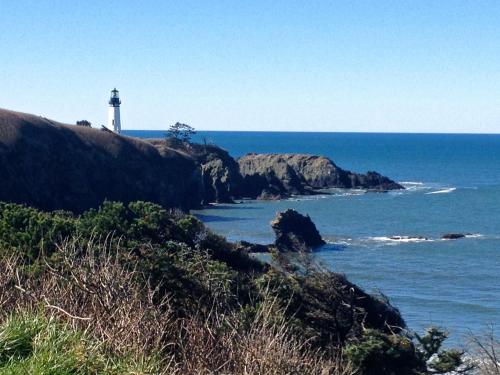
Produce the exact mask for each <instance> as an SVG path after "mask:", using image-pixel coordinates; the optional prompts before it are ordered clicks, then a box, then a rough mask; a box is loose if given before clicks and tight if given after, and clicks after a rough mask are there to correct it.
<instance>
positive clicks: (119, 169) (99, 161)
mask: <svg viewBox="0 0 500 375" xmlns="http://www.w3.org/2000/svg"><path fill="white" fill-rule="evenodd" d="M0 176H1V179H2V183H1V184H0V201H9V202H16V203H24V204H28V205H31V206H34V207H38V208H41V209H44V210H57V209H65V210H70V211H74V212H81V211H84V210H86V209H88V208H91V207H97V206H99V205H100V204H101V203H102V202H103V201H104V200H106V199H107V200H115V201H122V202H130V201H134V200H147V201H151V202H155V203H158V204H161V205H162V206H164V207H180V208H183V209H189V208H192V207H196V206H198V205H199V203H200V202H201V186H200V173H199V169H198V168H197V165H196V163H195V161H194V160H193V159H192V158H191V157H190V156H188V155H186V154H183V153H181V152H178V151H175V150H172V149H169V148H167V147H165V148H163V149H159V148H156V147H154V146H153V145H151V144H150V143H148V142H144V141H141V140H138V139H135V138H130V137H125V136H121V135H117V134H114V133H110V132H104V131H101V130H97V129H92V128H87V127H80V126H72V125H65V124H61V123H58V122H55V121H52V120H48V119H45V118H42V117H38V116H34V115H29V114H24V113H19V112H13V111H7V110H3V109H0Z"/></svg>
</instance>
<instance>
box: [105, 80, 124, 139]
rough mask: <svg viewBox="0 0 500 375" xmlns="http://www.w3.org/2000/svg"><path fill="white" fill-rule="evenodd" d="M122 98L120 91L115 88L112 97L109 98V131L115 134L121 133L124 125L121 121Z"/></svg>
mask: <svg viewBox="0 0 500 375" xmlns="http://www.w3.org/2000/svg"><path fill="white" fill-rule="evenodd" d="M121 103H122V102H121V100H120V96H119V95H118V90H117V89H116V88H114V89H113V90H111V97H110V98H109V111H108V129H109V130H112V131H114V132H115V133H121V131H122V124H121V121H120V104H121Z"/></svg>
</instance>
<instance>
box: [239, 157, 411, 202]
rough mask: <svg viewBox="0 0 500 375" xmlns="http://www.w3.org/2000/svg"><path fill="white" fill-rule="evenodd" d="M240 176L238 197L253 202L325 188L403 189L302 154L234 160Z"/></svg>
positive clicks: (370, 174) (375, 176)
mask: <svg viewBox="0 0 500 375" xmlns="http://www.w3.org/2000/svg"><path fill="white" fill-rule="evenodd" d="M238 164H239V168H240V173H241V175H242V176H243V183H242V190H241V195H242V196H247V197H250V198H257V199H269V198H274V199H276V198H278V199H279V198H285V197H289V196H290V195H294V194H313V193H314V192H315V190H318V189H327V188H345V189H366V190H369V191H379V192H382V191H388V190H395V189H404V187H403V186H401V185H399V184H398V183H396V182H394V181H393V180H391V179H389V178H387V177H385V176H382V175H380V174H379V173H377V172H368V173H366V174H358V173H353V172H350V171H346V170H344V169H342V168H340V167H338V166H337V165H335V163H334V162H333V161H331V160H330V159H328V158H326V157H323V156H314V155H303V154H247V155H245V156H243V157H241V158H240V159H238Z"/></svg>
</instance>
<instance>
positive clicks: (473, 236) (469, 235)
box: [465, 233, 484, 238]
mask: <svg viewBox="0 0 500 375" xmlns="http://www.w3.org/2000/svg"><path fill="white" fill-rule="evenodd" d="M481 237H484V235H482V234H481V233H467V234H466V235H465V238H481Z"/></svg>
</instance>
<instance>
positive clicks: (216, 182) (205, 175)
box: [148, 139, 243, 204]
mask: <svg viewBox="0 0 500 375" xmlns="http://www.w3.org/2000/svg"><path fill="white" fill-rule="evenodd" d="M148 141H149V142H150V143H151V144H152V145H154V146H155V147H157V148H158V149H163V148H165V147H167V148H174V149H176V150H178V151H180V152H183V153H185V154H187V155H189V156H190V157H191V158H193V159H194V160H195V161H196V163H197V164H198V165H199V167H200V172H201V183H202V186H203V187H202V203H203V204H208V203H214V202H215V203H232V202H233V199H235V198H240V196H239V191H240V186H241V183H242V181H243V179H242V177H241V174H240V171H239V165H238V163H237V162H236V160H234V159H233V158H232V157H231V156H230V155H229V153H228V152H227V151H226V150H224V149H222V148H220V147H217V146H215V145H201V144H196V143H182V142H178V141H177V142H176V141H175V140H173V139H149V140H148Z"/></svg>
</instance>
